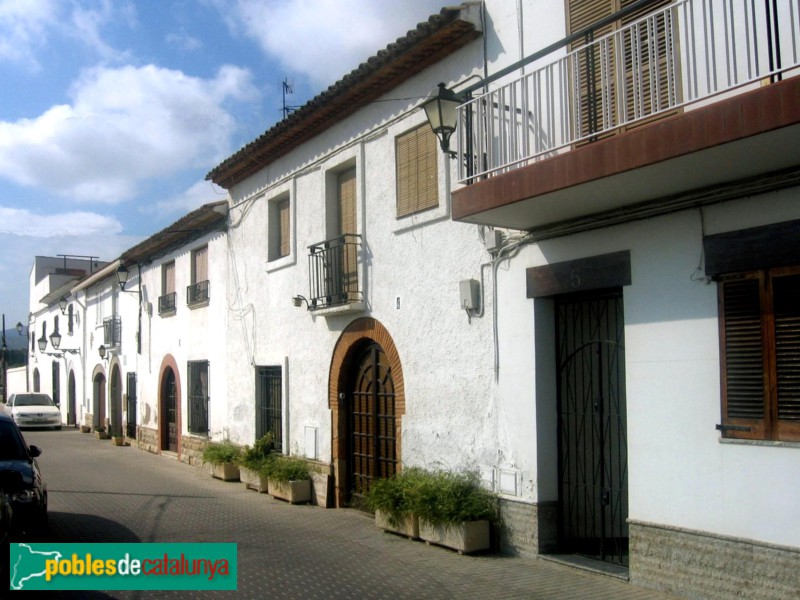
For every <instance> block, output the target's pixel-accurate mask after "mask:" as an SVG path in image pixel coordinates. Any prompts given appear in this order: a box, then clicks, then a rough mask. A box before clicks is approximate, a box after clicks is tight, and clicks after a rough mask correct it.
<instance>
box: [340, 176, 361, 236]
mask: <svg viewBox="0 0 800 600" xmlns="http://www.w3.org/2000/svg"><path fill="white" fill-rule="evenodd" d="M338 187H339V194H338V195H339V207H338V208H339V223H338V225H339V234H345V233H357V231H356V170H355V169H349V170H347V171H343V172H342V173H340V174H339V179H338Z"/></svg>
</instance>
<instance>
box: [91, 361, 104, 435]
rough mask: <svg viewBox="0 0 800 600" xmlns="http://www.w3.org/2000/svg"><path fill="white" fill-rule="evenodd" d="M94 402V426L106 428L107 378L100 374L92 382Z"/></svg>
mask: <svg viewBox="0 0 800 600" xmlns="http://www.w3.org/2000/svg"><path fill="white" fill-rule="evenodd" d="M92 391H93V402H92V414H93V415H94V416H93V418H92V426H93V427H94V428H95V429H97V428H98V427H105V424H106V376H105V375H103V374H102V373H98V374H97V375H95V376H94V380H93V382H92Z"/></svg>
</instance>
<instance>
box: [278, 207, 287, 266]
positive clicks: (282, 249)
mask: <svg viewBox="0 0 800 600" xmlns="http://www.w3.org/2000/svg"><path fill="white" fill-rule="evenodd" d="M277 208H278V256H288V255H289V198H285V199H283V200H281V201H280V202H278V207H277Z"/></svg>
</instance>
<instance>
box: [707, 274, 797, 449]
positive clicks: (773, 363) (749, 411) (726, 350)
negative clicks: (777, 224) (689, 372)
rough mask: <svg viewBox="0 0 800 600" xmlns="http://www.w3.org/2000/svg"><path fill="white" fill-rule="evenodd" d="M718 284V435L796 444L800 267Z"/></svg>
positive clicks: (731, 278)
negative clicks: (719, 380)
mask: <svg viewBox="0 0 800 600" xmlns="http://www.w3.org/2000/svg"><path fill="white" fill-rule="evenodd" d="M718 285H719V305H720V352H721V356H722V360H721V367H722V426H721V429H722V432H723V436H724V437H731V438H744V439H759V440H783V441H800V267H781V268H775V269H766V270H758V271H751V272H747V273H740V274H736V275H728V276H724V277H722V278H721V280H720V282H719V284H718Z"/></svg>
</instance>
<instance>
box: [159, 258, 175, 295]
mask: <svg viewBox="0 0 800 600" xmlns="http://www.w3.org/2000/svg"><path fill="white" fill-rule="evenodd" d="M161 284H162V295H164V296H166V295H167V294H172V293H174V292H175V263H174V262H169V263H167V264H165V265H164V267H163V279H162V282H161Z"/></svg>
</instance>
